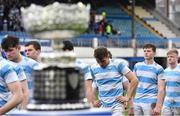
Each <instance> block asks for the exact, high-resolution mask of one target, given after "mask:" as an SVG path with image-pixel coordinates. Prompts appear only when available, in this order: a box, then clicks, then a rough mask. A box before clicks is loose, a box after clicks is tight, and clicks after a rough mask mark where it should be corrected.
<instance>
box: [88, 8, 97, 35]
mask: <svg viewBox="0 0 180 116" xmlns="http://www.w3.org/2000/svg"><path fill="white" fill-rule="evenodd" d="M95 16H96V12H95V11H91V12H90V22H89V32H95V25H96V24H95V23H96V22H95Z"/></svg>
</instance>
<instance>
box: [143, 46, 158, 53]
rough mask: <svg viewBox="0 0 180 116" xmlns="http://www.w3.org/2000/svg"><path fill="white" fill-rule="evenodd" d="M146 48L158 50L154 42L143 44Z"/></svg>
mask: <svg viewBox="0 0 180 116" xmlns="http://www.w3.org/2000/svg"><path fill="white" fill-rule="evenodd" d="M145 48H152V50H153V52H156V46H155V45H153V44H145V45H144V46H143V49H145Z"/></svg>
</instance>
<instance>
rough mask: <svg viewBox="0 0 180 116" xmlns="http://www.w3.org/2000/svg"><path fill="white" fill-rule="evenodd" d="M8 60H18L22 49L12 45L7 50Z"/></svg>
mask: <svg viewBox="0 0 180 116" xmlns="http://www.w3.org/2000/svg"><path fill="white" fill-rule="evenodd" d="M5 53H6V56H7V58H8V60H11V61H16V60H17V59H18V55H19V53H20V50H19V48H18V47H11V48H9V49H8V50H6V51H5Z"/></svg>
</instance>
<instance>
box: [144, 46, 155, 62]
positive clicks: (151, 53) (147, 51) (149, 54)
mask: <svg viewBox="0 0 180 116" xmlns="http://www.w3.org/2000/svg"><path fill="white" fill-rule="evenodd" d="M143 50H144V59H145V60H151V59H153V58H154V56H155V52H154V51H153V50H152V48H144V49H143Z"/></svg>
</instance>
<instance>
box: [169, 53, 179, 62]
mask: <svg viewBox="0 0 180 116" xmlns="http://www.w3.org/2000/svg"><path fill="white" fill-rule="evenodd" d="M167 62H168V64H169V65H173V64H176V63H178V55H177V54H176V53H170V54H168V55H167Z"/></svg>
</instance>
